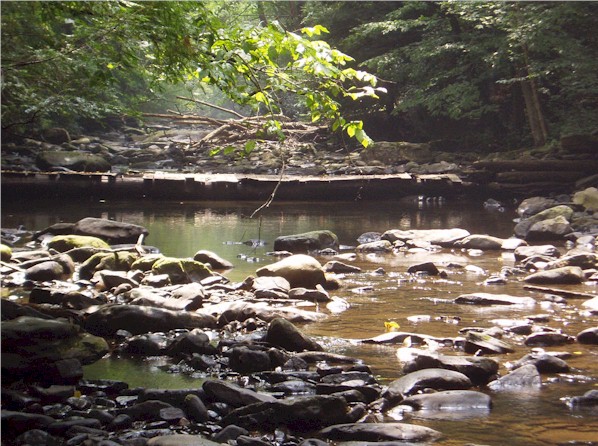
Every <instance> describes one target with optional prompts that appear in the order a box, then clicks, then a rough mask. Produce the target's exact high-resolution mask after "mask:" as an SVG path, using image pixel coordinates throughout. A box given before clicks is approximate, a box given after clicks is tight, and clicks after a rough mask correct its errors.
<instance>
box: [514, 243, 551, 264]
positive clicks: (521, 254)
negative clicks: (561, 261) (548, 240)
mask: <svg viewBox="0 0 598 446" xmlns="http://www.w3.org/2000/svg"><path fill="white" fill-rule="evenodd" d="M513 254H514V255H515V260H518V261H521V260H523V259H527V258H528V257H534V256H541V257H554V258H559V257H560V256H561V253H560V251H559V250H558V249H557V248H556V247H555V246H553V245H536V246H520V247H519V248H516V249H515V251H514V253H513Z"/></svg>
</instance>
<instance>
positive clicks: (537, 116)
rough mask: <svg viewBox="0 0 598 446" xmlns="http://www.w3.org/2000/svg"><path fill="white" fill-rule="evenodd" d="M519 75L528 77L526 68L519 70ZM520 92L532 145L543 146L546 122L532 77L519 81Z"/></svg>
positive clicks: (546, 137)
mask: <svg viewBox="0 0 598 446" xmlns="http://www.w3.org/2000/svg"><path fill="white" fill-rule="evenodd" d="M520 76H521V77H528V76H529V75H528V74H527V70H525V69H523V70H521V71H520ZM521 92H522V93H523V100H524V102H525V115H526V116H527V121H528V123H529V127H530V130H531V133H532V138H533V140H534V146H536V147H538V146H543V145H544V144H546V140H547V139H548V132H547V130H546V123H545V121H544V114H543V113H542V108H541V106H540V100H539V98H538V90H537V88H536V85H535V82H534V81H533V79H529V78H528V79H525V80H523V81H521Z"/></svg>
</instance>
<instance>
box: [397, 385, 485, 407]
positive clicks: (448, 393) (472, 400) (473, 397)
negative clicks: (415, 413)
mask: <svg viewBox="0 0 598 446" xmlns="http://www.w3.org/2000/svg"><path fill="white" fill-rule="evenodd" d="M401 405H406V406H411V407H413V408H414V409H415V410H426V411H438V410H449V411H454V410H457V411H460V410H466V411H472V410H476V409H481V410H488V409H490V408H491V407H492V398H490V396H488V395H486V394H485V393H482V392H476V391H474V390H444V391H441V392H433V393H423V394H419V395H413V396H410V397H408V398H405V399H404V400H403V401H401Z"/></svg>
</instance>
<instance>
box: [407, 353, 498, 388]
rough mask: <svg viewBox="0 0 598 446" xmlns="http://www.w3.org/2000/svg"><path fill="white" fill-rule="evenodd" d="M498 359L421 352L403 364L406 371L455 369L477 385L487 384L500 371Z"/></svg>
mask: <svg viewBox="0 0 598 446" xmlns="http://www.w3.org/2000/svg"><path fill="white" fill-rule="evenodd" d="M498 367H499V364H498V362H497V361H496V360H494V359H491V358H485V357H481V356H452V355H439V354H437V353H430V352H424V351H422V352H419V353H418V354H417V355H416V356H415V358H413V359H412V360H411V361H408V362H406V363H405V364H404V366H403V372H404V373H411V372H414V371H416V370H422V369H428V368H441V369H445V370H454V371H457V372H460V373H462V374H464V375H465V376H467V377H468V378H469V379H470V380H471V382H472V383H473V384H475V385H480V384H486V383H488V381H489V380H490V379H492V378H493V377H494V376H495V375H496V373H497V372H498Z"/></svg>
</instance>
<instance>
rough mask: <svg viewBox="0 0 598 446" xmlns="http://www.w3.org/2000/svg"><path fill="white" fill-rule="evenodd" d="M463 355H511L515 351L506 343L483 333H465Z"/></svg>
mask: <svg viewBox="0 0 598 446" xmlns="http://www.w3.org/2000/svg"><path fill="white" fill-rule="evenodd" d="M464 350H465V353H469V354H476V355H477V354H479V352H481V353H485V354H491V355H492V354H502V353H513V352H514V351H515V350H514V349H513V347H511V346H510V345H509V344H507V343H506V342H503V341H501V340H500V339H496V338H494V337H492V336H490V335H488V334H485V333H476V332H474V331H470V332H469V333H467V337H466V339H465V345H464Z"/></svg>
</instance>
